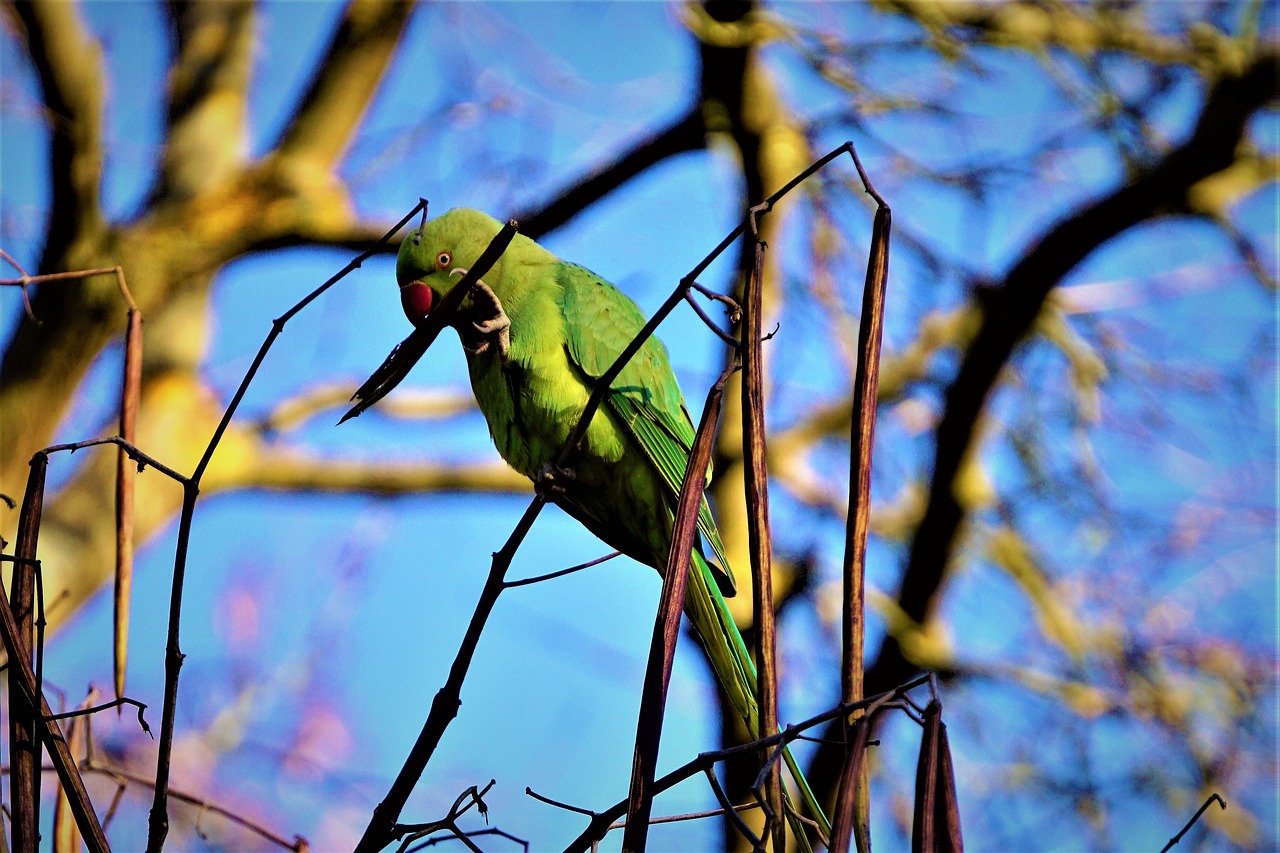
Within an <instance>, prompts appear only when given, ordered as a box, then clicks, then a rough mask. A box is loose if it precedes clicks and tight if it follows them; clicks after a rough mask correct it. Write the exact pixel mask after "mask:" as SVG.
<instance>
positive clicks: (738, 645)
mask: <svg viewBox="0 0 1280 853" xmlns="http://www.w3.org/2000/svg"><path fill="white" fill-rule="evenodd" d="M685 613H686V614H687V615H688V616H689V621H691V622H692V623H693V626H694V628H696V629H697V631H698V633H699V634H700V635H701V636H702V639H703V645H704V646H705V647H706V649H707V655H708V656H709V657H710V658H711V666H712V668H713V669H714V670H715V671H716V676H717V677H718V678H719V679H720V683H721V684H722V685H724V689H725V693H726V694H727V695H728V697H729V701H730V702H731V703H732V704H733V707H734V710H736V711H737V712H738V714H739V715H741V717H742V720H743V722H745V723H746V725H747V731H748V732H749V733H750V735H751V737H753V738H756V737H759V736H760V709H759V706H758V705H757V703H756V697H755V683H756V668H755V664H754V663H752V661H751V653H750V652H748V651H747V644H746V643H745V642H743V640H742V634H740V633H739V632H738V626H737V625H736V624H735V623H734V621H733V617H732V616H730V615H729V606H728V605H727V604H726V603H725V600H724V597H723V596H722V595H720V590H719V589H718V588H717V587H716V584H715V582H714V581H713V580H712V575H711V567H710V566H709V565H708V564H707V561H706V560H705V559H704V558H703V557H702V555H701V554H699V553H698V552H697V551H694V552H693V563H692V564H691V565H690V566H689V585H688V588H687V591H686V593H685ZM782 758H783V761H785V762H786V765H787V769H788V770H789V771H790V773H791V778H792V779H794V780H795V784H796V787H797V788H798V789H799V792H800V798H801V799H802V800H803V801H804V805H805V810H806V811H808V812H809V816H810V817H812V818H813V819H814V820H816V821H817V822H818V825H819V826H820V827H822V834H823V835H824V836H825V837H828V838H830V837H831V823H830V821H828V820H827V816H826V814H824V813H823V811H822V806H821V805H820V804H819V803H818V798H817V797H815V796H814V794H813V790H812V789H810V787H809V782H808V781H807V780H806V779H805V777H804V773H803V772H801V770H800V765H799V764H798V763H797V762H796V759H795V757H794V756H793V755H792V754H791V749H790V748H784V749H783V752H782ZM784 795H785V796H786V797H787V800H788V803H790V799H791V796H790V794H789V793H787V792H786V789H785V786H784ZM791 828H792V831H793V832H794V833H795V834H796V837H797V840H798V842H799V843H800V845H801V848H802V849H804V850H808V849H809V844H808V841H807V840H806V839H807V835H806V834H805V827H804V824H802V823H801V822H800V821H797V820H794V819H792V820H791Z"/></svg>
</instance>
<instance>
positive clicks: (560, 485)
mask: <svg viewBox="0 0 1280 853" xmlns="http://www.w3.org/2000/svg"><path fill="white" fill-rule="evenodd" d="M577 476H578V475H577V474H576V473H575V472H574V470H573V469H572V468H557V467H555V466H554V465H551V464H547V465H543V466H542V467H541V468H539V469H538V476H537V478H536V479H535V480H534V481H533V489H534V491H536V492H537V493H538V494H540V495H542V496H543V497H544V498H548V499H550V500H554V499H555V498H557V497H559V496H560V495H563V494H564V489H565V483H569V482H572V481H573V480H575V479H577Z"/></svg>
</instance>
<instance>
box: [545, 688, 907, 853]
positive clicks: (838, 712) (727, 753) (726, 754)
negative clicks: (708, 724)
mask: <svg viewBox="0 0 1280 853" xmlns="http://www.w3.org/2000/svg"><path fill="white" fill-rule="evenodd" d="M928 680H929V679H928V676H927V675H921V676H918V677H916V678H913V679H911V680H910V681H907V682H905V683H904V684H901V685H899V686H898V687H895V688H894V689H893V690H889V691H886V692H885V693H880V694H877V695H875V696H870V697H868V698H865V699H862V700H860V701H858V702H854V703H852V704H846V703H844V702H841V703H840V704H839V705H836V706H835V707H833V708H828V709H827V710H826V711H823V712H822V713H820V714H816V715H814V716H812V717H810V718H808V719H807V720H804V721H802V722H799V723H796V724H794V725H789V726H787V727H786V728H785V729H784V730H783V731H780V732H777V733H775V734H772V735H770V736H768V737H762V738H759V739H757V740H754V741H751V742H750V743H744V744H738V745H736V746H730V747H725V748H723V749H718V750H714V751H711V752H703V753H700V754H699V755H697V756H696V757H695V758H693V759H691V760H689V761H687V762H685V763H684V764H682V765H681V766H679V767H677V768H676V769H675V770H672V771H671V772H670V773H667V774H666V775H665V776H663V777H661V778H659V779H655V780H654V783H653V793H654V796H657V795H658V794H661V793H662V792H663V791H666V790H669V789H670V788H673V787H674V786H676V785H678V784H679V783H681V782H683V781H684V780H686V779H688V778H689V777H691V776H693V775H694V774H695V773H705V772H706V770H707V768H710V767H714V766H715V765H716V764H718V763H719V762H721V761H725V760H727V759H730V758H735V757H737V756H739V755H744V754H749V753H758V752H759V751H760V750H761V749H771V748H773V747H774V746H776V745H777V744H779V743H783V742H785V743H790V742H791V741H793V740H796V739H797V738H798V737H800V736H801V735H802V734H803V733H804V732H805V731H807V730H809V729H811V728H813V727H815V726H819V725H822V724H823V723H826V722H829V721H831V720H834V719H837V718H840V717H845V716H848V715H849V714H851V713H852V712H854V711H869V710H876V709H878V708H879V706H880V705H883V704H884V703H887V702H892V701H894V700H895V699H897V698H898V697H900V696H902V695H903V694H905V693H906V692H908V691H910V690H914V689H915V688H917V687H920V686H921V685H923V684H925V683H927V682H928ZM627 803H628V801H627V800H621V801H619V802H617V803H614V804H613V805H612V806H610V807H609V808H607V809H605V810H604V811H602V812H595V817H593V818H592V820H591V822H590V824H588V826H587V828H586V829H584V830H583V831H582V833H581V834H579V835H578V837H577V838H575V839H574V840H573V841H571V842H570V843H569V844H568V846H566V847H565V851H566V853H569V851H583V850H587V849H588V848H590V847H591V845H592V844H594V843H596V842H598V841H599V840H600V839H601V838H603V837H604V833H605V832H606V831H607V830H608V827H609V826H610V825H611V824H612V823H613V822H614V821H616V820H617V819H618V818H620V817H622V816H623V815H624V814H626V813H627Z"/></svg>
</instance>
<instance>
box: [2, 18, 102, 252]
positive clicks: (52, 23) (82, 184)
mask: <svg viewBox="0 0 1280 853" xmlns="http://www.w3.org/2000/svg"><path fill="white" fill-rule="evenodd" d="M12 9H13V12H14V14H15V16H16V17H17V19H18V20H19V21H21V23H22V25H23V27H24V29H25V31H26V33H25V35H26V46H27V53H28V54H29V55H30V57H31V62H32V64H33V65H34V66H35V69H36V73H37V75H38V76H39V78H40V90H41V93H42V95H43V97H44V103H45V106H46V107H47V108H48V110H49V118H50V129H49V130H50V139H49V153H50V157H49V183H50V189H51V195H52V199H51V202H50V208H49V217H48V230H47V231H46V236H45V247H44V256H43V258H42V260H41V262H40V271H41V272H49V271H51V268H50V261H51V259H56V258H61V257H62V256H63V255H64V253H65V252H66V251H67V248H68V247H69V246H70V245H72V244H73V243H74V242H76V241H77V240H78V239H81V238H84V237H86V236H90V235H96V233H97V232H99V231H100V230H101V229H102V227H103V222H102V211H101V209H100V208H99V206H98V194H99V190H100V188H101V183H102V99H103V80H104V79H105V77H104V70H103V63H102V49H101V47H100V46H99V44H98V42H97V41H96V40H95V39H94V38H93V37H92V36H91V35H90V34H89V32H88V31H87V30H86V29H85V26H84V21H83V20H82V19H81V17H80V9H79V6H77V5H76V4H74V3H69V2H68V3H14V4H13V6H12Z"/></svg>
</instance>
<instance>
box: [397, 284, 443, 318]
mask: <svg viewBox="0 0 1280 853" xmlns="http://www.w3.org/2000/svg"><path fill="white" fill-rule="evenodd" d="M434 301H435V294H434V293H432V292H431V288H429V287H427V285H426V284H425V283H423V282H421V281H411V282H409V283H408V284H405V285H401V287H400V305H401V307H403V308H404V315H405V316H406V317H408V318H409V322H410V323H413V325H415V326H419V325H421V324H422V321H423V320H425V319H426V318H427V315H428V314H430V313H431V305H432V303H433V302H434Z"/></svg>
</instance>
